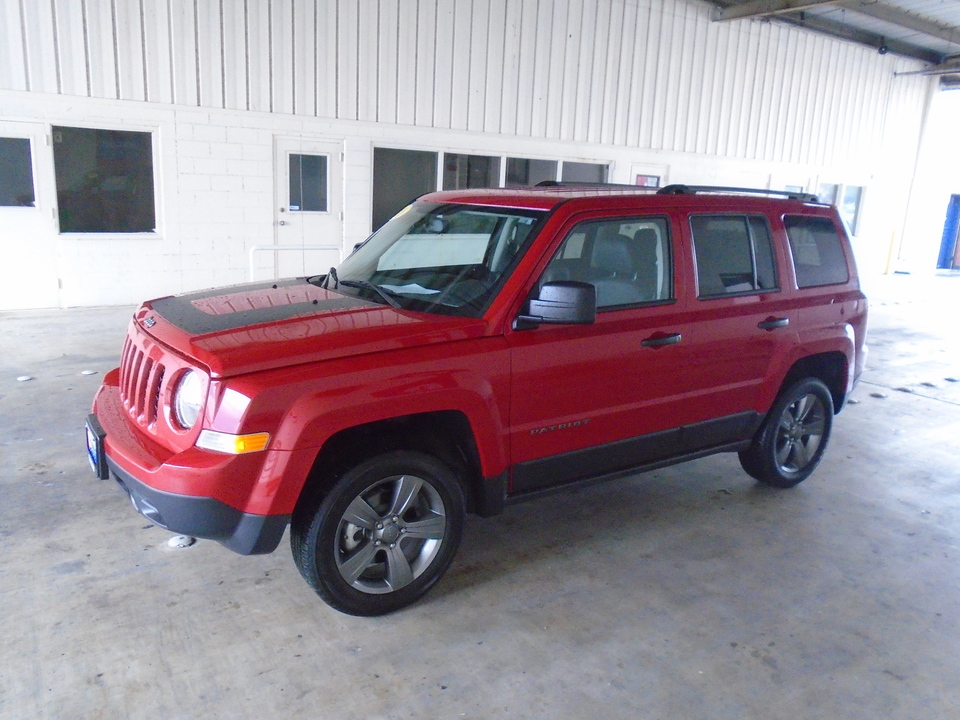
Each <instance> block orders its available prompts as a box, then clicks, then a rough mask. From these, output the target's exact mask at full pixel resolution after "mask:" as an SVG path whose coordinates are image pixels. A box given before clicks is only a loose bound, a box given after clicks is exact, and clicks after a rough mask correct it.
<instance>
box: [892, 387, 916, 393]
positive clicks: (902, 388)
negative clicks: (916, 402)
mask: <svg viewBox="0 0 960 720" xmlns="http://www.w3.org/2000/svg"><path fill="white" fill-rule="evenodd" d="M895 389H896V391H897V392H905V393H912V392H913V390H912V389H910V388H908V387H898V388H895Z"/></svg>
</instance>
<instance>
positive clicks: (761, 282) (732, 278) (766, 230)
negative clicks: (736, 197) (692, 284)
mask: <svg viewBox="0 0 960 720" xmlns="http://www.w3.org/2000/svg"><path fill="white" fill-rule="evenodd" d="M690 229H691V231H692V233H693V245H694V250H695V252H696V256H697V287H698V288H699V297H701V298H709V297H722V296H725V295H730V294H734V293H755V292H768V291H771V290H776V289H778V285H777V268H776V263H775V262H774V259H773V248H772V246H771V242H770V227H769V224H768V223H767V219H766V218H765V217H763V216H762V215H692V216H691V217H690Z"/></svg>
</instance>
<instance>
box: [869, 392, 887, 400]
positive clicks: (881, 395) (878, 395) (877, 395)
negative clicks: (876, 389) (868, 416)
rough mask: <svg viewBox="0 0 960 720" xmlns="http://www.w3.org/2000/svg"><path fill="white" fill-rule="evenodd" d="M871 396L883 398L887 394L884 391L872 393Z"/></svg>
mask: <svg viewBox="0 0 960 720" xmlns="http://www.w3.org/2000/svg"><path fill="white" fill-rule="evenodd" d="M870 397H872V398H877V399H879V400H883V399H884V398H885V397H886V395H884V394H883V393H870Z"/></svg>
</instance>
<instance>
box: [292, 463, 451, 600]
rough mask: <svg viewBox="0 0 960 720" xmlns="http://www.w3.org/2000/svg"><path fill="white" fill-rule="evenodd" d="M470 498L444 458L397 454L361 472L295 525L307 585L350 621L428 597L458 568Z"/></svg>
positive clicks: (349, 476)
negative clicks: (449, 570) (466, 499)
mask: <svg viewBox="0 0 960 720" xmlns="http://www.w3.org/2000/svg"><path fill="white" fill-rule="evenodd" d="M464 505H465V503H464V498H463V491H462V490H461V488H460V483H459V482H458V480H457V477H456V475H454V473H453V471H451V470H450V469H449V468H448V467H447V466H446V465H444V464H443V463H441V462H440V461H439V460H437V459H436V458H434V457H432V456H430V455H426V454H423V453H417V452H408V451H400V452H392V453H387V454H384V455H379V456H377V457H375V458H372V459H370V460H367V461H365V462H362V463H360V464H359V465H357V466H355V467H354V468H352V469H351V470H349V471H348V472H346V473H345V474H344V475H343V477H342V478H341V479H340V480H339V481H338V482H337V483H336V484H335V485H334V486H333V488H332V489H331V490H330V492H328V493H327V495H326V496H325V497H323V498H322V500H317V501H315V502H314V503H313V504H312V505H308V506H306V507H304V508H301V509H298V512H297V513H295V514H294V519H293V522H292V524H291V544H292V548H293V557H294V561H295V562H296V563H297V567H298V568H299V570H300V574H301V575H303V577H304V579H305V580H306V581H307V583H308V584H309V585H310V586H311V587H312V588H313V589H314V590H315V591H316V592H317V594H318V595H320V597H321V598H323V599H324V600H325V601H326V602H327V603H328V604H330V605H331V606H332V607H334V608H336V609H337V610H340V611H341V612H345V613H348V614H350V615H367V616H369V615H383V614H385V613H388V612H392V611H394V610H398V609H400V608H402V607H405V606H406V605H409V604H410V603H412V602H414V601H415V600H416V599H417V598H419V597H420V596H421V595H423V594H424V593H425V592H426V591H427V590H429V589H430V587H431V586H432V585H433V584H434V583H435V582H436V581H437V580H439V579H440V577H441V576H442V575H443V573H444V572H445V571H446V570H447V568H448V567H449V566H450V563H451V562H452V561H453V556H454V554H455V553H456V550H457V547H458V545H459V544H460V538H461V536H462V533H463V520H464V515H465V511H464Z"/></svg>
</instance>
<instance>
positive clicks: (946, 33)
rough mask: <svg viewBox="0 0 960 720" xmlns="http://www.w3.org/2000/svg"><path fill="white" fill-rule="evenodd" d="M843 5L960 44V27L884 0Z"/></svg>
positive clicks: (884, 20) (845, 3) (844, 3)
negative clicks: (903, 8)
mask: <svg viewBox="0 0 960 720" xmlns="http://www.w3.org/2000/svg"><path fill="white" fill-rule="evenodd" d="M841 5H842V6H843V7H844V8H846V9H847V10H853V11H854V12H858V13H860V14H862V15H869V16H870V17H872V18H876V19H877V20H883V22H888V23H892V24H893V25H899V26H900V27H905V28H907V29H909V30H913V31H915V32H918V33H923V34H924V35H929V36H930V37H935V38H937V39H938V40H945V41H947V42H949V43H953V44H954V45H960V28H956V27H951V26H950V25H943V24H941V23H938V22H935V21H933V20H928V19H927V18H925V17H922V16H920V15H916V14H914V13H910V12H907V11H905V10H901V9H900V8H897V7H893V6H892V5H887V4H885V3H882V2H871V3H866V2H859V1H856V2H843V3H841Z"/></svg>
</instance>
